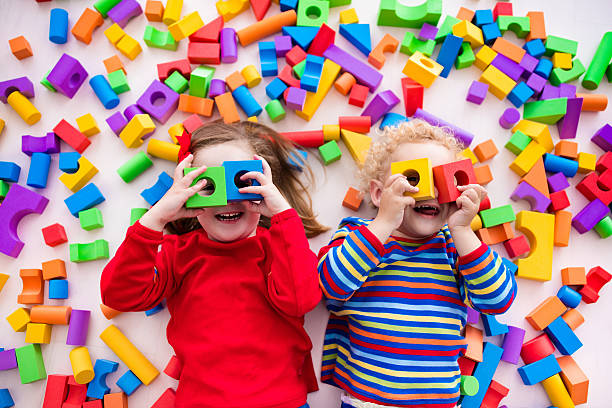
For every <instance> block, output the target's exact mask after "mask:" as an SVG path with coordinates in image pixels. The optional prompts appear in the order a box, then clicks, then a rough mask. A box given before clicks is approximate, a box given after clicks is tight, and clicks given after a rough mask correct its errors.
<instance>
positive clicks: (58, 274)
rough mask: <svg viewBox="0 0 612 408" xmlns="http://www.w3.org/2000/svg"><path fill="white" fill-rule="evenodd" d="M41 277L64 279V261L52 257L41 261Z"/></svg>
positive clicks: (45, 278)
mask: <svg viewBox="0 0 612 408" xmlns="http://www.w3.org/2000/svg"><path fill="white" fill-rule="evenodd" d="M42 277H43V279H44V280H49V279H57V278H59V279H66V263H65V262H64V261H63V260H61V259H53V260H51V261H47V262H43V263H42Z"/></svg>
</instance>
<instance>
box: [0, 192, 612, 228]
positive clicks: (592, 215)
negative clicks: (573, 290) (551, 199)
mask: <svg viewBox="0 0 612 408" xmlns="http://www.w3.org/2000/svg"><path fill="white" fill-rule="evenodd" d="M0 208H2V206H0ZM608 212H610V209H609V208H608V206H607V205H605V204H604V203H603V202H602V201H601V200H600V199H599V198H596V199H595V200H593V201H591V202H590V203H588V204H587V205H586V206H585V207H584V208H583V209H582V210H580V212H579V213H578V214H576V216H575V217H574V218H573V219H572V227H574V228H575V229H576V231H578V232H579V233H581V234H584V233H585V232H587V231H590V230H591V229H593V227H594V226H595V224H597V223H598V222H599V221H601V220H602V219H603V218H604V217H605V216H606V215H608Z"/></svg>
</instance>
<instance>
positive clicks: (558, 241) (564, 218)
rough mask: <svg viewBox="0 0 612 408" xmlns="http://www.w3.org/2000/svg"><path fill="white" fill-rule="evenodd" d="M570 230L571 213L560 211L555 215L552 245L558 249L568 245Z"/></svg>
mask: <svg viewBox="0 0 612 408" xmlns="http://www.w3.org/2000/svg"><path fill="white" fill-rule="evenodd" d="M571 229H572V213H571V212H569V211H564V210H560V211H557V212H556V213H555V235H554V244H555V246H558V247H566V246H568V245H569V238H570V231H571Z"/></svg>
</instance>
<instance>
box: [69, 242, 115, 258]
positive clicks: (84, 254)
mask: <svg viewBox="0 0 612 408" xmlns="http://www.w3.org/2000/svg"><path fill="white" fill-rule="evenodd" d="M108 257H109V250H108V241H107V240H105V239H97V240H95V241H94V242H91V243H88V244H70V261H71V262H76V263H79V262H89V261H95V260H97V259H108Z"/></svg>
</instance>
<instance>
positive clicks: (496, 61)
mask: <svg viewBox="0 0 612 408" xmlns="http://www.w3.org/2000/svg"><path fill="white" fill-rule="evenodd" d="M491 65H493V66H494V67H496V68H497V69H499V70H500V71H501V72H503V73H504V74H506V75H508V76H509V77H510V78H512V79H513V80H515V81H517V80H518V79H519V78H520V77H521V75H522V74H523V68H522V67H521V66H520V65H519V64H517V63H516V62H514V61H512V60H511V59H510V58H508V57H506V56H505V55H502V54H497V55H496V56H495V58H493V61H492V62H491Z"/></svg>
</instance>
